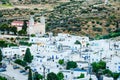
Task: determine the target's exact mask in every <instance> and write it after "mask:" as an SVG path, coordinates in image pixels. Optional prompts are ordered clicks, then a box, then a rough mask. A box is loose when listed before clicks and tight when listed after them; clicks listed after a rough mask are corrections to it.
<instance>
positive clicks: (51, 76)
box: [47, 72, 59, 80]
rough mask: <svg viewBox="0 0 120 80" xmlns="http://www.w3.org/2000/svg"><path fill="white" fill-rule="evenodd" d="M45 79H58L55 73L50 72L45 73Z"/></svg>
mask: <svg viewBox="0 0 120 80" xmlns="http://www.w3.org/2000/svg"><path fill="white" fill-rule="evenodd" d="M47 80H59V79H58V76H57V75H56V74H55V73H53V72H51V73H49V74H47Z"/></svg>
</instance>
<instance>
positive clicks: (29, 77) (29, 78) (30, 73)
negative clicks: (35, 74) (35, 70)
mask: <svg viewBox="0 0 120 80" xmlns="http://www.w3.org/2000/svg"><path fill="white" fill-rule="evenodd" d="M27 69H29V74H28V80H32V71H31V68H30V67H29V66H27V67H25V70H27Z"/></svg>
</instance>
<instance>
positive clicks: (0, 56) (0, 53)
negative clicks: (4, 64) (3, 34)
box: [0, 49, 2, 62]
mask: <svg viewBox="0 0 120 80" xmlns="http://www.w3.org/2000/svg"><path fill="white" fill-rule="evenodd" d="M1 61H2V51H1V49H0V62H1Z"/></svg>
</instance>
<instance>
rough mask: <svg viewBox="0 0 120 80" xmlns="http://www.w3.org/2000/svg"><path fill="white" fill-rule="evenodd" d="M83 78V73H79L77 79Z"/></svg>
mask: <svg viewBox="0 0 120 80" xmlns="http://www.w3.org/2000/svg"><path fill="white" fill-rule="evenodd" d="M84 77H85V75H84V74H83V73H81V74H80V76H79V77H77V78H78V79H80V78H84Z"/></svg>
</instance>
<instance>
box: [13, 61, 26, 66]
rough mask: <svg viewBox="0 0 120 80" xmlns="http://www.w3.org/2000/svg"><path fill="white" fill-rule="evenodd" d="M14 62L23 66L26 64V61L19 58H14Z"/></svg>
mask: <svg viewBox="0 0 120 80" xmlns="http://www.w3.org/2000/svg"><path fill="white" fill-rule="evenodd" d="M15 63H16V64H19V65H21V66H23V67H25V66H27V63H26V62H25V61H22V60H20V59H16V60H15Z"/></svg>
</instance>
